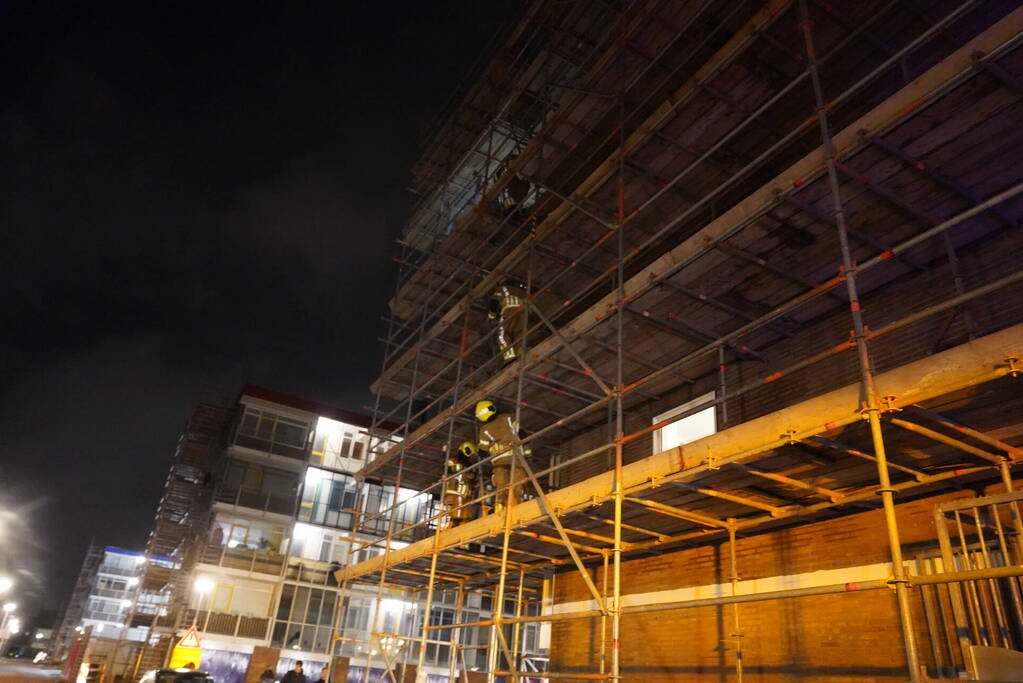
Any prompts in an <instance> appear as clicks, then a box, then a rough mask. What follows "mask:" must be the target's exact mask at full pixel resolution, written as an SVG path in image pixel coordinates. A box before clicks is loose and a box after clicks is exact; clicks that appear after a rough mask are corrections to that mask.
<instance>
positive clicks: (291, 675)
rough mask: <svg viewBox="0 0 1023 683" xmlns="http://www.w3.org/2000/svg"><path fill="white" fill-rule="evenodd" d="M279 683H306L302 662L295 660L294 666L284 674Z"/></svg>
mask: <svg viewBox="0 0 1023 683" xmlns="http://www.w3.org/2000/svg"><path fill="white" fill-rule="evenodd" d="M281 683H306V681H305V674H303V673H302V662H295V668H294V669H292V670H291V671H289V672H288V673H286V674H284V677H283V678H281Z"/></svg>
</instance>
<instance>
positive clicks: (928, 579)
mask: <svg viewBox="0 0 1023 683" xmlns="http://www.w3.org/2000/svg"><path fill="white" fill-rule="evenodd" d="M1012 576H1023V565H1018V564H1017V565H1013V566H1011V567H990V568H987V569H970V570H966V571H961V572H945V573H942V574H930V575H926V576H911V577H909V578H908V579H907V583H908V584H909V585H910V586H932V585H935V584H943V583H957V582H960V581H979V580H982V579H1004V578H1007V577H1012ZM892 587H894V582H893V581H891V580H890V579H872V580H870V581H852V582H849V583H833V584H828V585H825V586H809V587H807V588H787V589H785V590H780V591H765V592H763V593H745V594H742V595H722V596H719V597H715V598H699V599H697V600H681V601H677V602H661V603H655V604H650V605H627V606H625V607H622V614H645V613H647V612H669V611H671V610H679V609H690V608H693V607H713V606H717V605H734V604H738V603H744V602H764V601H767V600H783V599H787V598H805V597H811V596H814V595H834V594H836V593H852V592H858V591H869V590H878V589H880V588H892ZM599 616H601V612H600V610H578V611H575V612H561V613H556V614H548V615H545V616H534V617H508V618H505V619H501V620H500V623H502V624H515V623H519V624H523V623H529V622H544V623H546V622H555V621H569V620H573V619H589V618H592V617H599ZM494 623H495V622H494V620H492V619H488V620H486V621H471V622H465V623H461V624H445V625H440V626H427V627H426V629H427V630H428V631H437V630H441V629H447V628H472V627H475V626H492V625H493V624H494Z"/></svg>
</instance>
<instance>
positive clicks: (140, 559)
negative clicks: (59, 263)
mask: <svg viewBox="0 0 1023 683" xmlns="http://www.w3.org/2000/svg"><path fill="white" fill-rule="evenodd" d="M147 561H148V562H151V563H154V564H157V565H163V566H169V565H172V564H173V563H172V562H171V561H170V560H169V559H168V558H163V557H159V556H154V557H151V558H148V560H147V558H146V555H145V553H143V552H140V551H137V550H127V549H125V548H117V547H114V546H105V547H104V546H101V545H98V544H95V543H92V544H90V545H89V548H88V549H87V550H86V554H85V558H84V560H83V562H82V568H81V570H80V571H79V574H78V579H77V580H76V582H75V586H74V588H73V590H72V593H71V596H70V598H69V600H68V602H67V604H66V605H65V608H64V614H63V616H62V618H61V621H60V624H59V625H58V627H57V629H56V631H55V633H54V635H53V640H52V642H51V645H50V647H51V652H52V654H53V655H54V656H56V657H63V656H64V655H65V654H66V652H67V648H68V645H69V643H70V641H71V640H72V639H73V638H74V637H75V635H76V634H78V633H81V632H83V631H85V630H86V629H91V630H90V634H91V636H90V638H89V656H90V658H91V661H92V663H93V664H95V665H96V666H97V667H98V668H100V669H109V670H122V669H124V668H125V667H126V666H128V665H129V664H130V660H131V658H132V656H133V652H134V651H135V650H137V649H138V644H140V643H142V642H143V641H144V640H145V638H146V636H147V631H146V629H145V628H142V627H139V626H129V625H128V624H129V616H130V614H131V612H132V609H133V605H134V602H135V597H136V595H137V593H138V590H139V583H140V580H141V576H142V573H143V571H144V569H145V565H146V562H147Z"/></svg>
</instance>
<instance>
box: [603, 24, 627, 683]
mask: <svg viewBox="0 0 1023 683" xmlns="http://www.w3.org/2000/svg"><path fill="white" fill-rule="evenodd" d="M619 22H620V26H619V29H620V34H619V46H618V50H619V55H618V60H619V64H618V66H619V71H620V74H619V75H620V92H619V93H618V154H617V165H618V168H617V174H618V182H617V186H618V192H617V195H618V201H617V204H618V210H617V215H616V230H617V233H618V234H617V247H618V262H617V268H616V274H615V285H616V286H615V310H616V316H615V386H614V392H613V393H614V406H615V408H614V409H615V439H614V441H615V450H614V458H615V462H614V492H613V497H614V546H613V549H612V555H613V569H612V571H613V572H614V574H613V578H612V581H611V590H612V594H611V604H610V605H606V606H605V610H604V611H606V612H608V613H609V614H610V616H611V667H610V674H609V675H608V678H610V679H611V680H619V679H621V678H622V662H621V643H622V641H621V637H622V504H623V502H624V499H625V488H624V482H623V481H622V480H623V472H622V468H623V458H624V449H625V412H624V405H623V403H622V401H623V396H624V394H625V376H624V367H623V356H622V354H623V352H624V334H625V222H626V221H625V149H626V148H625V139H626V136H625V121H626V116H625V92H626V77H625V42H626V39H627V34H626V32H625V26H626V22H625V12H624V11H622V13H621V14H620V16H619ZM602 673H603V672H602Z"/></svg>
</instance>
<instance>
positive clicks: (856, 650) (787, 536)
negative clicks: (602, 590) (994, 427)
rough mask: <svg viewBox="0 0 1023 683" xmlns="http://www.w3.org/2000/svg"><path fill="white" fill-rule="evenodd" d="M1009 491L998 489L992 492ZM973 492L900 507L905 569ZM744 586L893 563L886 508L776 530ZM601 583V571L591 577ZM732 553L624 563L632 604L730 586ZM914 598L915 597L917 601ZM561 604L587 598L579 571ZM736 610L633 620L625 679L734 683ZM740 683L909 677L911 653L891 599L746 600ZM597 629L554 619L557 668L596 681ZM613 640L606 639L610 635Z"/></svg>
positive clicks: (881, 593) (760, 548) (748, 565)
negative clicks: (940, 510)
mask: <svg viewBox="0 0 1023 683" xmlns="http://www.w3.org/2000/svg"><path fill="white" fill-rule="evenodd" d="M1001 490H1004V489H1002V487H1000V486H997V485H996V486H991V487H989V489H988V490H987V492H989V493H993V492H997V491H1001ZM972 495H973V493H972V492H969V491H963V492H958V493H955V494H949V495H944V496H940V497H934V498H929V499H922V500H917V501H912V502H907V503H904V504H901V505H899V506H898V507H897V515H898V521H899V529H900V532H901V535H902V542H903V547H904V551H905V553H906V559H907V561H909V560H911V559H912V558H913V557H914V554H915V553H916V552H917V551H923V550H927V549H930V548H932V547H934V546H935V545H936V532H935V528H934V521H933V507H934V505H936V504H937V503H938V502H940V501H943V500H948V499H951V498H962V497H970V496H972ZM736 553H737V566H738V574H739V577H740V579H742V580H748V579H758V578H768V577H777V576H789V575H794V574H803V573H807V572H813V571H818V570H827V569H841V568H847V567H858V566H864V565H871V564H875V563H883V562H887V561H889V559H890V558H889V555H888V546H887V537H886V531H885V524H884V516H883V513H882V512H881V510H880V509H877V510H871V511H867V512H863V513H859V514H855V515H850V516H847V517H842V518H838V519H833V520H829V521H824V522H818V523H814V524H808V525H804V526H801V527H795V528H791V529H785V530H780V531H775V532H772V533H767V534H762V535H759V536H753V537H750V538H740V539H739V540H738V541H737V543H736ZM593 576H594V577H595V583H596V585H597V586H600V585H601V584H602V577H601V570H600V569H599V568H598V569H596V570H595V571H594V572H593ZM728 577H729V558H728V547H727V544H722V545H714V546H707V547H702V548H694V549H691V550H683V551H679V552H674V553H670V554H665V555H662V556H660V557H653V558H647V559H638V560H633V561H627V562H625V563H623V565H622V587H623V588H622V594H623V595H625V596H627V595H630V594H636V593H645V592H650V591H663V590H668V589H675V588H684V587H689V586H703V585H708V584H717V583H725V582H727V581H728ZM915 592H916V591H914V593H915ZM553 595H554V601H555V603H556V604H557V603H565V602H574V601H580V600H586V599H587V598H588V597H589V594H588V592H587V591H586V588H585V586H584V585H583V582H582V581H581V579H580V578H579V575H578V573H577V572H572V573H567V574H561V575H558V576H557V577H556V578H555V581H554V589H553ZM733 609H734V607H733V606H731V605H726V606H718V607H713V606H712V607H700V608H695V609H687V610H677V611H670V612H656V613H652V614H636V615H626V616H624V617H623V619H622V638H621V650H620V651H621V658H622V668H623V673H624V675H625V678H626V679H627V680H635V681H665V682H667V681H672V682H675V681H700V682H703V681H706V682H708V683H709V682H710V681H715V682H720V681H728V680H735V641H736V639H735V638H734V637H733V636H732V634H733V633H734V632H735V630H734V628H733ZM913 609H914V611H915V614H914V624H915V627H916V632H917V641H918V651H919V654H920V656H921V661H922V662H923V663H925V664H930V663H931V660H930V652H929V646H928V642H929V640H928V636H927V630H926V626H925V623H924V618H923V616H922V608H921V602H920V597H919V596H918V595H915V594H914V596H913ZM739 615H740V631H741V633H742V638H741V642H742V650H743V653H742V654H743V656H742V660H743V668H744V675H743V681H744V683H780V682H781V681H822V682H829V683H839V682H844V681H872V680H892V681H895V680H905V673H906V670H905V668H904V667H905V656H904V652H903V649H902V648H903V642H902V634H901V630H900V628H899V620H898V612H897V609H896V604H895V596H894V592H893V591H890V590H874V591H864V592H861V593H843V594H837V595H824V596H814V597H802V598H794V599H787V600H774V601H765V602H757V603H748V604H743V605H740V606H739ZM600 629H601V626H600V620H599V619H592V620H585V621H563V622H556V623H555V624H554V625H553V627H552V633H551V670H552V671H560V672H596V671H597V670H598V666H599V655H600V652H599V650H600ZM608 643H610V636H608Z"/></svg>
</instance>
